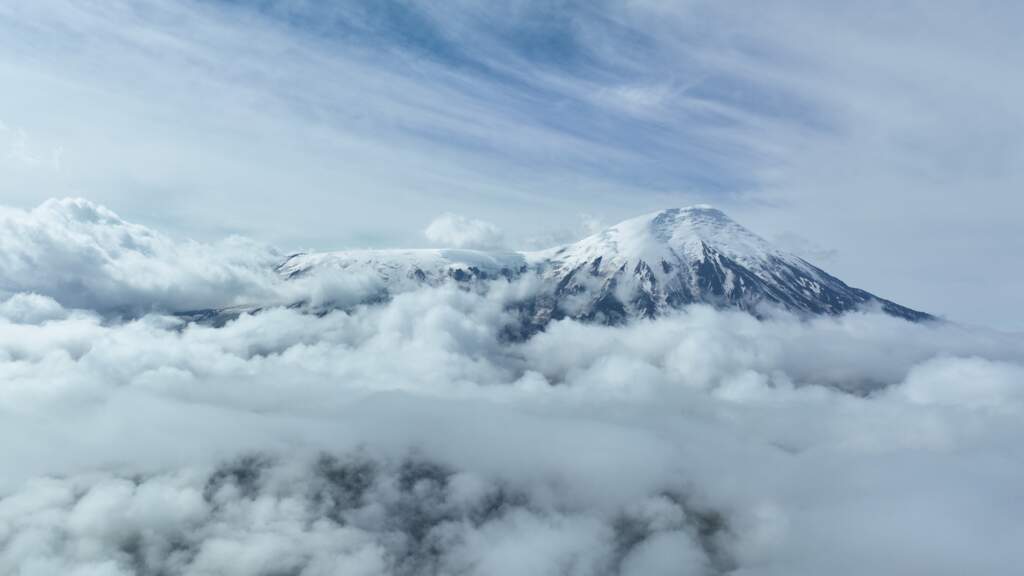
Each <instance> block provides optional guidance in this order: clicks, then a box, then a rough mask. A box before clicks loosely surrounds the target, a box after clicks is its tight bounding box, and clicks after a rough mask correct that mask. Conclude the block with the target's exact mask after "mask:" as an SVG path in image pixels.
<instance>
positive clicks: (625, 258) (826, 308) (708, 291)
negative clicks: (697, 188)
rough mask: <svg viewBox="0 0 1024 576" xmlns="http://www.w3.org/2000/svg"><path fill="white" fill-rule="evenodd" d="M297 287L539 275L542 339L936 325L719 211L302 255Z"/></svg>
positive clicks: (388, 287)
mask: <svg viewBox="0 0 1024 576" xmlns="http://www.w3.org/2000/svg"><path fill="white" fill-rule="evenodd" d="M277 271H278V273H279V274H281V276H282V277H283V278H285V279H287V280H294V279H297V278H303V277H308V276H310V275H316V274H323V273H327V272H331V273H335V274H336V273H339V272H341V273H343V274H358V275H363V276H367V275H368V276H371V277H374V278H376V279H377V280H378V281H379V282H380V285H381V286H382V289H381V293H378V294H375V297H374V298H375V299H376V298H387V297H389V296H390V295H394V294H395V293H398V292H402V291H406V290H409V289H412V288H415V287H417V286H422V285H425V284H426V285H439V284H442V283H445V282H455V283H458V284H460V285H463V286H467V287H474V286H481V287H485V286H486V285H487V282H488V281H513V280H516V279H519V278H522V277H524V276H527V275H533V276H534V277H535V278H536V279H538V280H539V286H540V287H539V289H537V290H536V291H534V292H531V296H529V297H527V298H524V299H523V300H522V301H520V302H517V303H516V304H515V305H514V308H515V309H516V310H518V311H519V312H520V314H521V316H522V319H523V321H524V324H523V329H524V330H525V331H526V333H532V332H534V331H536V330H537V329H541V328H543V326H544V325H546V324H547V323H548V322H549V321H551V320H554V319H559V318H564V317H571V318H577V319H580V320H586V321H596V322H602V323H608V324H618V323H621V322H624V321H627V320H629V319H631V318H653V317H657V316H659V315H661V314H663V313H665V312H666V311H670V310H673V309H677V308H679V307H682V306H685V305H687V304H692V303H706V304H711V305H714V306H719V307H734V308H739V309H743V310H748V311H751V312H755V313H756V312H757V311H758V310H759V309H761V308H762V307H763V306H765V305H773V306H778V307H782V308H786V309H788V310H790V311H793V312H796V313H801V314H839V313H842V312H847V311H851V310H855V309H860V308H865V307H877V308H879V309H881V310H883V311H885V312H886V313H888V314H891V315H894V316H899V317H901V318H905V319H908V320H912V321H919V320H926V319H930V318H931V316H929V315H928V314H925V313H923V312H918V311H916V310H911V309H909V308H906V307H903V306H900V305H898V304H895V303H893V302H890V301H888V300H884V299H882V298H878V297H877V296H874V295H872V294H870V293H868V292H865V291H863V290H859V289H857V288H852V287H850V286H848V285H846V284H845V283H843V282H842V281H841V280H839V279H837V278H835V277H833V276H831V275H829V274H827V273H826V272H824V271H822V270H821V269H819V268H817V267H815V266H813V265H811V264H809V263H808V262H806V261H804V260H803V259H801V258H799V257H797V256H794V255H792V254H788V253H786V252H783V251H781V250H778V249H776V248H774V247H773V246H771V245H770V244H769V243H768V242H766V241H765V240H763V239H762V238H760V237H758V236H757V235H755V234H753V233H752V232H750V231H749V230H747V229H746V228H743V227H742V226H740V225H739V224H737V223H736V222H734V221H733V220H731V219H730V218H729V217H728V216H726V215H725V214H724V213H722V212H721V211H719V210H716V209H714V208H711V207H708V206H693V207H689V208H673V209H668V210H662V211H660V212H655V213H652V214H647V215H644V216H640V217H638V218H633V219H630V220H626V221H624V222H621V223H619V224H616V225H615V226H612V227H610V228H608V229H606V230H604V231H602V232H599V233H597V234H594V235H592V236H589V237H587V238H584V239H582V240H580V241H579V242H576V243H574V244H569V245H566V246H561V247H558V248H552V249H549V250H543V251H537V252H484V251H476V250H443V249H441V250H431V249H423V250H358V251H343V252H328V253H318V254H297V255H294V256H292V257H290V258H288V259H287V260H286V261H285V262H284V263H282V264H281V265H280V266H279V267H278V269H277Z"/></svg>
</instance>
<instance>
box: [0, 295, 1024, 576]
mask: <svg viewBox="0 0 1024 576" xmlns="http://www.w3.org/2000/svg"><path fill="white" fill-rule="evenodd" d="M508 297H510V296H509V293H508V292H503V291H500V290H494V291H491V292H489V293H486V294H478V293H473V292H467V291H462V290H458V289H455V288H451V287H441V288H433V289H425V290H421V291H416V292H410V293H405V294H400V295H397V296H396V297H395V298H394V299H393V300H392V301H390V302H389V303H387V304H382V305H377V306H367V307H358V308H355V309H352V310H350V311H349V312H342V311H336V312H332V313H329V314H325V315H320V316H317V315H312V314H303V313H301V312H300V311H297V310H291V309H287V308H279V309H272V310H267V311H264V312H262V313H259V314H256V315H248V314H246V315H242V316H241V317H239V318H238V319H237V320H235V321H232V322H229V323H228V324H226V325H224V326H222V327H219V328H218V327H213V326H204V325H197V324H191V325H189V324H184V323H183V322H182V321H181V320H180V319H175V318H169V317H163V316H158V315H149V316H145V317H142V318H139V319H136V320H131V321H126V322H111V321H108V320H105V319H104V318H103V317H102V316H100V315H97V314H95V313H93V312H90V311H85V310H67V309H64V308H63V307H61V306H60V305H59V304H57V303H55V302H54V301H52V300H48V299H46V298H44V297H41V296H38V295H27V294H20V295H16V296H13V297H11V298H8V299H7V300H6V301H4V302H3V303H2V304H0V311H3V314H2V318H3V319H2V320H0V416H2V418H0V454H2V456H0V467H2V468H3V469H4V470H5V471H7V472H6V473H5V475H4V477H3V478H2V479H0V571H3V572H15V573H16V572H17V571H18V570H21V571H22V572H24V573H39V574H51V573H52V574H57V573H82V574H97V573H98V574H210V573H217V574H279V573H282V572H285V573H295V574H325V573H335V572H337V571H344V572H346V573H355V574H426V573H467V574H522V573H540V574H545V573H552V574H556V573H557V574H564V573H570V574H660V573H670V572H671V571H672V570H679V569H684V568H685V569H687V570H689V573H695V574H724V573H739V574H820V573H826V572H827V573H830V574H846V573H849V574H854V573H861V571H862V570H863V569H864V567H865V566H866V567H869V568H872V569H875V570H879V571H893V572H898V573H911V572H926V573H930V574H958V573H964V572H965V571H969V572H974V573H1001V572H1002V573H1005V572H1006V571H1012V569H1013V565H1015V556H1014V551H1015V550H1016V544H1015V543H1016V542H1018V541H1019V538H1020V537H1022V536H1024V533H1022V532H1021V529H1020V524H1019V522H1018V521H1017V519H1018V518H1019V516H1020V514H1021V513H1024V509H1022V508H1021V507H1020V506H1019V505H1017V504H1016V502H1018V501H1019V499H1017V498H1015V497H1014V493H1013V492H1014V490H1015V488H1014V487H1015V486H1017V485H1019V482H1020V481H1021V480H1024V466H1019V465H1017V464H1014V462H1021V461H1024V459H1022V457H1024V453H1022V449H1021V443H1020V442H1019V438H1020V437H1021V434H1022V433H1024V428H1022V425H1021V424H1020V420H1019V414H1018V412H1019V410H1020V408H1021V406H1022V402H1024V396H1022V395H1021V394H1020V393H1019V388H1020V386H1021V372H1022V370H1024V341H1022V339H1021V337H1020V336H1014V335H1006V334H999V333H990V332H983V331H977V330H965V329H962V328H958V327H956V326H953V325H943V324H937V325H917V324H910V323H906V322H903V321H900V320H897V319H893V318H889V317H886V316H882V315H877V314H870V313H865V314H853V315H848V316H844V317H840V318H823V319H818V320H811V321H806V320H800V319H797V318H793V317H789V316H786V315H777V316H775V317H771V318H767V319H764V320H757V319H755V318H753V317H751V316H749V315H746V314H744V313H740V312H728V311H716V310H714V309H711V308H706V307H693V308H690V309H687V310H684V311H682V312H681V313H679V314H678V315H676V316H673V317H668V318H664V319H661V320H657V321H650V322H640V323H636V324H633V325H630V326H625V327H603V326H594V325H585V324H579V323H576V322H573V321H563V322H558V323H555V324H553V325H552V326H551V327H550V328H549V330H547V331H546V332H545V333H543V334H540V335H538V336H536V337H534V338H533V339H531V340H529V341H526V342H524V343H520V344H508V343H505V342H503V341H502V340H501V337H500V327H501V325H502V323H503V322H504V321H506V320H507V314H508V313H507V312H506V309H505V304H506V302H505V299H506V298H508Z"/></svg>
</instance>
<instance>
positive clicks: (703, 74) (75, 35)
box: [0, 0, 1024, 325]
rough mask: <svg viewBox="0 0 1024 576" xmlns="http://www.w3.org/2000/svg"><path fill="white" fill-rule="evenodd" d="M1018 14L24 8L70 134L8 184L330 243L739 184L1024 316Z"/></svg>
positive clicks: (38, 132) (825, 237) (42, 107)
mask: <svg viewBox="0 0 1024 576" xmlns="http://www.w3.org/2000/svg"><path fill="white" fill-rule="evenodd" d="M883 8H884V9H883ZM1017 11H1018V8H1017V7H1016V6H1015V5H1013V4H1012V3H1001V2H996V3H992V4H989V5H988V6H987V7H986V8H985V9H979V10H975V11H971V12H970V14H965V13H963V11H962V10H961V9H960V8H959V7H957V6H956V5H954V4H949V3H938V4H934V3H927V4H925V3H908V4H903V5H901V6H899V7H896V8H893V7H890V6H885V7H881V6H880V5H874V4H871V3H869V4H864V5H858V6H848V5H846V4H841V3H826V4H822V5H818V6H816V7H814V8H813V9H807V8H806V7H804V6H801V5H798V4H795V3H785V2H784V3H780V4H777V5H774V6H772V7H771V8H767V7H763V6H726V5H721V4H720V3H710V2H701V1H697V2H681V3H654V2H602V3H576V2H560V3H538V2H514V3H507V4H503V5H501V6H494V5H487V4H479V3H473V2H468V3H464V2H456V3H445V4H444V5H423V4H419V3H407V2H398V1H394V2H346V3H308V2H289V1H279V2H260V3H256V4H251V3H237V2H212V1H211V2H198V3H197V2H184V3H181V2H166V1H163V0H148V1H147V2H144V3H123V2H117V1H113V0H111V1H107V2H91V3H79V2H65V1H63V0H45V1H41V2H34V3H31V4H19V5H11V6H6V7H4V8H0V26H2V27H3V32H4V34H3V35H2V37H3V40H2V41H0V42H3V44H2V46H3V47H4V48H5V50H4V54H5V56H4V58H3V61H2V66H0V73H2V74H3V80H4V84H5V85H6V86H8V87H10V89H8V90H5V91H4V93H3V94H2V95H0V105H2V106H3V108H4V112H3V120H4V121H5V122H7V124H8V126H17V127H18V129H19V130H24V131H25V132H26V133H27V134H30V135H31V136H32V142H33V143H34V144H33V145H36V143H37V144H38V146H42V147H43V148H40V150H44V149H45V150H50V149H55V148H56V147H57V146H60V148H61V149H62V150H63V153H62V154H61V158H60V164H61V166H62V169H61V170H60V171H52V170H27V169H24V167H23V166H22V167H20V168H19V167H16V166H15V164H14V163H7V164H6V165H4V167H3V169H4V170H5V172H6V176H7V177H5V178H4V179H3V184H0V185H2V186H3V189H2V192H3V194H4V196H5V198H8V199H9V201H10V202H13V203H16V204H18V205H20V206H22V207H24V208H27V207H30V206H33V205H35V204H37V203H38V202H39V201H41V200H42V199H44V198H47V197H50V196H63V195H72V196H76V195H86V196H88V197H90V198H93V199H96V200H99V201H101V202H104V203H106V204H109V205H112V206H115V207H116V208H117V209H118V210H119V211H120V212H122V213H125V214H126V215H128V216H130V217H132V218H135V219H139V218H140V217H141V218H147V219H149V223H151V224H160V225H161V227H168V228H170V229H171V231H172V232H174V233H184V234H188V235H191V236H199V237H204V238H207V239H209V238H218V237H221V236H223V235H224V234H225V233H231V232H242V233H246V234H248V235H250V236H254V237H259V238H262V239H264V240H267V241H270V242H275V243H277V244H281V245H287V246H295V247H311V248H323V249H327V248H337V247H365V246H383V245H389V246H398V245H415V244H416V243H417V242H418V241H420V236H419V230H420V229H421V227H422V225H423V222H425V221H427V220H428V219H429V218H431V217H432V216H433V215H435V214H437V213H439V212H444V211H450V212H454V213H473V214H477V215H479V216H480V217H481V218H483V219H486V220H489V221H493V222H494V223H495V224H497V225H498V226H500V227H501V228H503V229H504V230H506V232H507V234H508V236H509V240H510V242H512V243H513V244H515V243H517V242H518V241H520V240H526V239H530V238H537V237H540V236H553V237H561V236H564V235H565V234H567V233H570V231H571V230H572V229H574V228H575V226H574V225H573V224H568V225H567V224H566V223H567V222H569V223H574V222H576V220H577V219H578V217H579V214H581V213H588V214H596V215H597V216H599V217H601V218H602V219H604V220H607V221H616V220H618V219H621V218H624V217H628V216H631V215H635V214H637V213H642V212H646V211H649V210H652V209H656V208H661V207H665V206H669V205H680V204H689V203H694V202H703V201H709V202H713V203H715V204H716V205H719V206H721V207H722V208H724V209H726V210H727V211H729V212H730V213H732V214H733V215H734V216H736V217H737V218H738V219H740V220H741V221H744V222H747V223H748V224H750V225H751V227H752V228H754V229H757V230H759V231H761V232H762V233H764V235H766V236H776V235H784V234H793V233H796V234H800V235H802V236H805V237H808V238H809V239H811V240H813V241H814V242H815V243H816V244H819V245H822V246H826V247H827V250H829V251H832V250H834V251H835V253H836V254H839V256H838V257H837V258H836V259H835V262H834V263H833V267H834V268H835V270H836V272H837V273H839V274H840V275H842V276H844V277H849V278H851V279H852V280H853V281H856V282H857V283H858V284H861V285H864V286H866V287H868V288H871V289H873V290H875V291H877V292H881V293H886V294H892V295H893V296H894V297H896V298H897V299H899V300H901V301H906V302H908V303H910V304H912V305H916V306H917V307H919V308H923V309H928V310H932V311H935V312H938V313H943V314H947V315H949V316H951V317H955V318H961V319H966V320H973V321H978V322H990V323H1000V324H1003V325H1006V324H1005V323H1006V322H1007V320H1006V318H1005V315H1004V314H1001V313H1000V312H999V307H1000V306H1001V305H1002V303H1003V302H1018V299H1017V298H1018V296H1017V295H1018V294H1021V293H1024V290H1021V289H1020V287H1021V282H1022V279H1021V278H1019V277H1018V276H1017V275H1015V274H1006V275H1005V277H1004V278H1002V279H1001V281H1000V282H998V283H995V286H993V283H991V282H987V281H986V280H984V278H985V277H986V275H987V273H988V270H989V269H990V264H992V263H997V265H998V267H999V268H1000V269H1001V270H1010V269H1012V268H1013V266H1012V262H1011V260H1012V258H1013V257H1014V256H1013V255H1014V254H1015V253H1016V252H1017V251H1018V248H1019V235H1017V234H1016V233H1015V230H1016V227H1017V226H1018V224H1019V223H1018V222H1017V220H1016V218H1015V216H1014V215H1016V214H1018V213H1020V209H1021V206H1020V205H1019V202H1020V200H1019V198H1020V196H1019V194H1017V190H1018V189H1019V187H1020V184H1021V182H1022V181H1024V175H1022V174H1021V171H1020V168H1019V167H1020V166H1021V165H1022V163H1021V162H1020V155H1021V153H1022V152H1021V151H1022V150H1024V145H1022V142H1021V138H1020V136H1019V134H1020V133H1021V131H1020V130H1018V129H1017V128H1018V127H1019V125H1020V124H1021V123H1022V119H1021V117H1020V114H1019V112H1018V111H1017V110H1016V108H1015V107H1014V105H1013V103H1014V102H1016V101H1018V100H1019V99H1020V95H1021V92H1022V91H1024V87H1022V86H1021V85H1020V83H1019V82H1016V81H1015V78H1016V75H1015V74H1014V73H1013V71H1015V69H1016V67H1017V63H1016V61H1015V59H1014V57H1013V55H1014V54H1015V53H1016V52H1018V51H1019V50H1018V49H1019V39H1018V35H1017V34H1016V33H1015V31H1014V30H1012V29H1010V28H1009V27H1008V25H1007V23H1008V22H1013V21H1015V18H1014V16H1015V15H1016V12H1017ZM880 14H881V16H880ZM53 110H61V111H62V112H61V113H60V114H53V113H52V111H53ZM44 155H45V154H44ZM33 157H39V158H43V156H40V155H39V154H35V156H33ZM171 196H173V197H174V198H176V199H177V200H178V201H176V202H167V201H166V200H164V199H166V198H168V197H171ZM154 204H157V205H160V206H161V207H162V208H163V210H161V211H160V212H159V214H156V213H154V212H153V211H152V210H149V208H150V207H151V206H153V205H154ZM396 206H401V207H402V210H400V211H398V210H395V207H396ZM527 214H529V215H531V217H530V218H524V217H523V216H524V215H527ZM157 220H160V221H161V222H157ZM368 222H373V223H374V224H373V225H372V226H370V225H368V224H367V223H368ZM551 230H556V231H557V232H555V233H552V232H551ZM979 254H983V255H985V257H984V258H980V257H979ZM948 261H956V262H958V266H957V267H950V266H947V265H946V263H947V262H948ZM992 290H997V291H998V293H997V294H995V295H994V297H991V296H992ZM979 295H985V296H989V297H987V298H982V297H979ZM1011 325H1015V324H1012V323H1011Z"/></svg>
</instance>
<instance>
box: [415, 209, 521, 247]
mask: <svg viewBox="0 0 1024 576" xmlns="http://www.w3.org/2000/svg"><path fill="white" fill-rule="evenodd" d="M423 235H424V236H426V237H427V240H430V241H431V242H433V243H434V244H438V245H441V246H445V247H449V248H471V249H476V250H495V249H499V248H504V247H505V246H504V244H505V235H504V233H503V232H502V231H501V228H498V227H497V226H495V225H494V224H491V223H490V222H486V221H484V220H476V219H473V218H466V217H465V216H459V215H458V214H442V215H440V216H438V217H437V218H434V220H432V221H431V222H430V225H428V226H427V228H426V229H425V230H424V231H423Z"/></svg>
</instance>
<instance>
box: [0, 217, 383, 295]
mask: <svg viewBox="0 0 1024 576" xmlns="http://www.w3.org/2000/svg"><path fill="white" fill-rule="evenodd" d="M284 259H285V255H284V254H283V253H281V252H279V251H277V250H276V249H274V248H272V247H270V246H268V245H265V244H261V243H258V242H254V241H252V240H249V239H247V238H243V237H239V236H233V237H230V238H228V239H226V240H222V241H219V242H215V243H202V242H196V241H192V240H178V239H175V238H172V237H170V236H168V235H165V234H162V233H160V232H158V231H155V230H153V229H150V228H147V227H144V226H140V225H137V224H133V223H130V222H127V221H125V220H123V219H121V218H120V217H119V216H118V215H117V214H115V213H114V212H112V211H111V210H109V209H107V208H105V207H103V206H101V205H98V204H95V203H92V202H89V201H87V200H84V199H81V198H65V199H61V200H48V201H46V202H44V203H43V204H41V205H39V206H38V207H36V208H34V209H32V210H28V211H24V210H18V209H11V208H0V294H7V295H11V294H14V295H15V298H14V299H12V300H9V301H8V302H7V303H6V304H5V306H6V307H7V308H8V309H9V310H10V312H9V314H15V313H20V314H29V315H32V314H44V315H45V314H48V312H46V311H45V309H46V308H47V306H50V305H52V304H54V303H55V302H56V303H59V304H60V305H63V306H66V307H69V308H85V309H89V310H94V311H99V312H102V313H104V314H127V315H140V314H144V313H146V312H150V311H157V312H180V311H188V310H198V309H207V308H221V307H226V306H234V305H253V304H257V305H266V304H291V303H295V302H299V301H303V302H307V303H311V304H313V305H318V304H321V303H325V302H332V303H335V304H337V305H341V306H344V305H347V304H351V305H354V304H356V303H358V302H360V301H361V300H363V299H364V298H365V297H366V296H367V295H369V294H372V293H374V291H376V290H377V289H378V287H377V285H376V282H377V279H375V278H369V277H365V278H364V277H359V276H358V275H352V274H347V275H342V274H340V273H338V274H335V273H332V272H331V271H326V272H325V273H322V274H318V275H316V276H315V277H310V278H304V279H299V280H298V281H291V282H284V281H283V280H282V279H281V278H280V277H279V276H278V275H277V274H276V273H275V272H274V268H275V267H276V266H277V265H278V264H280V263H281V262H283V261H284ZM18 310H21V312H17V311H18Z"/></svg>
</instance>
